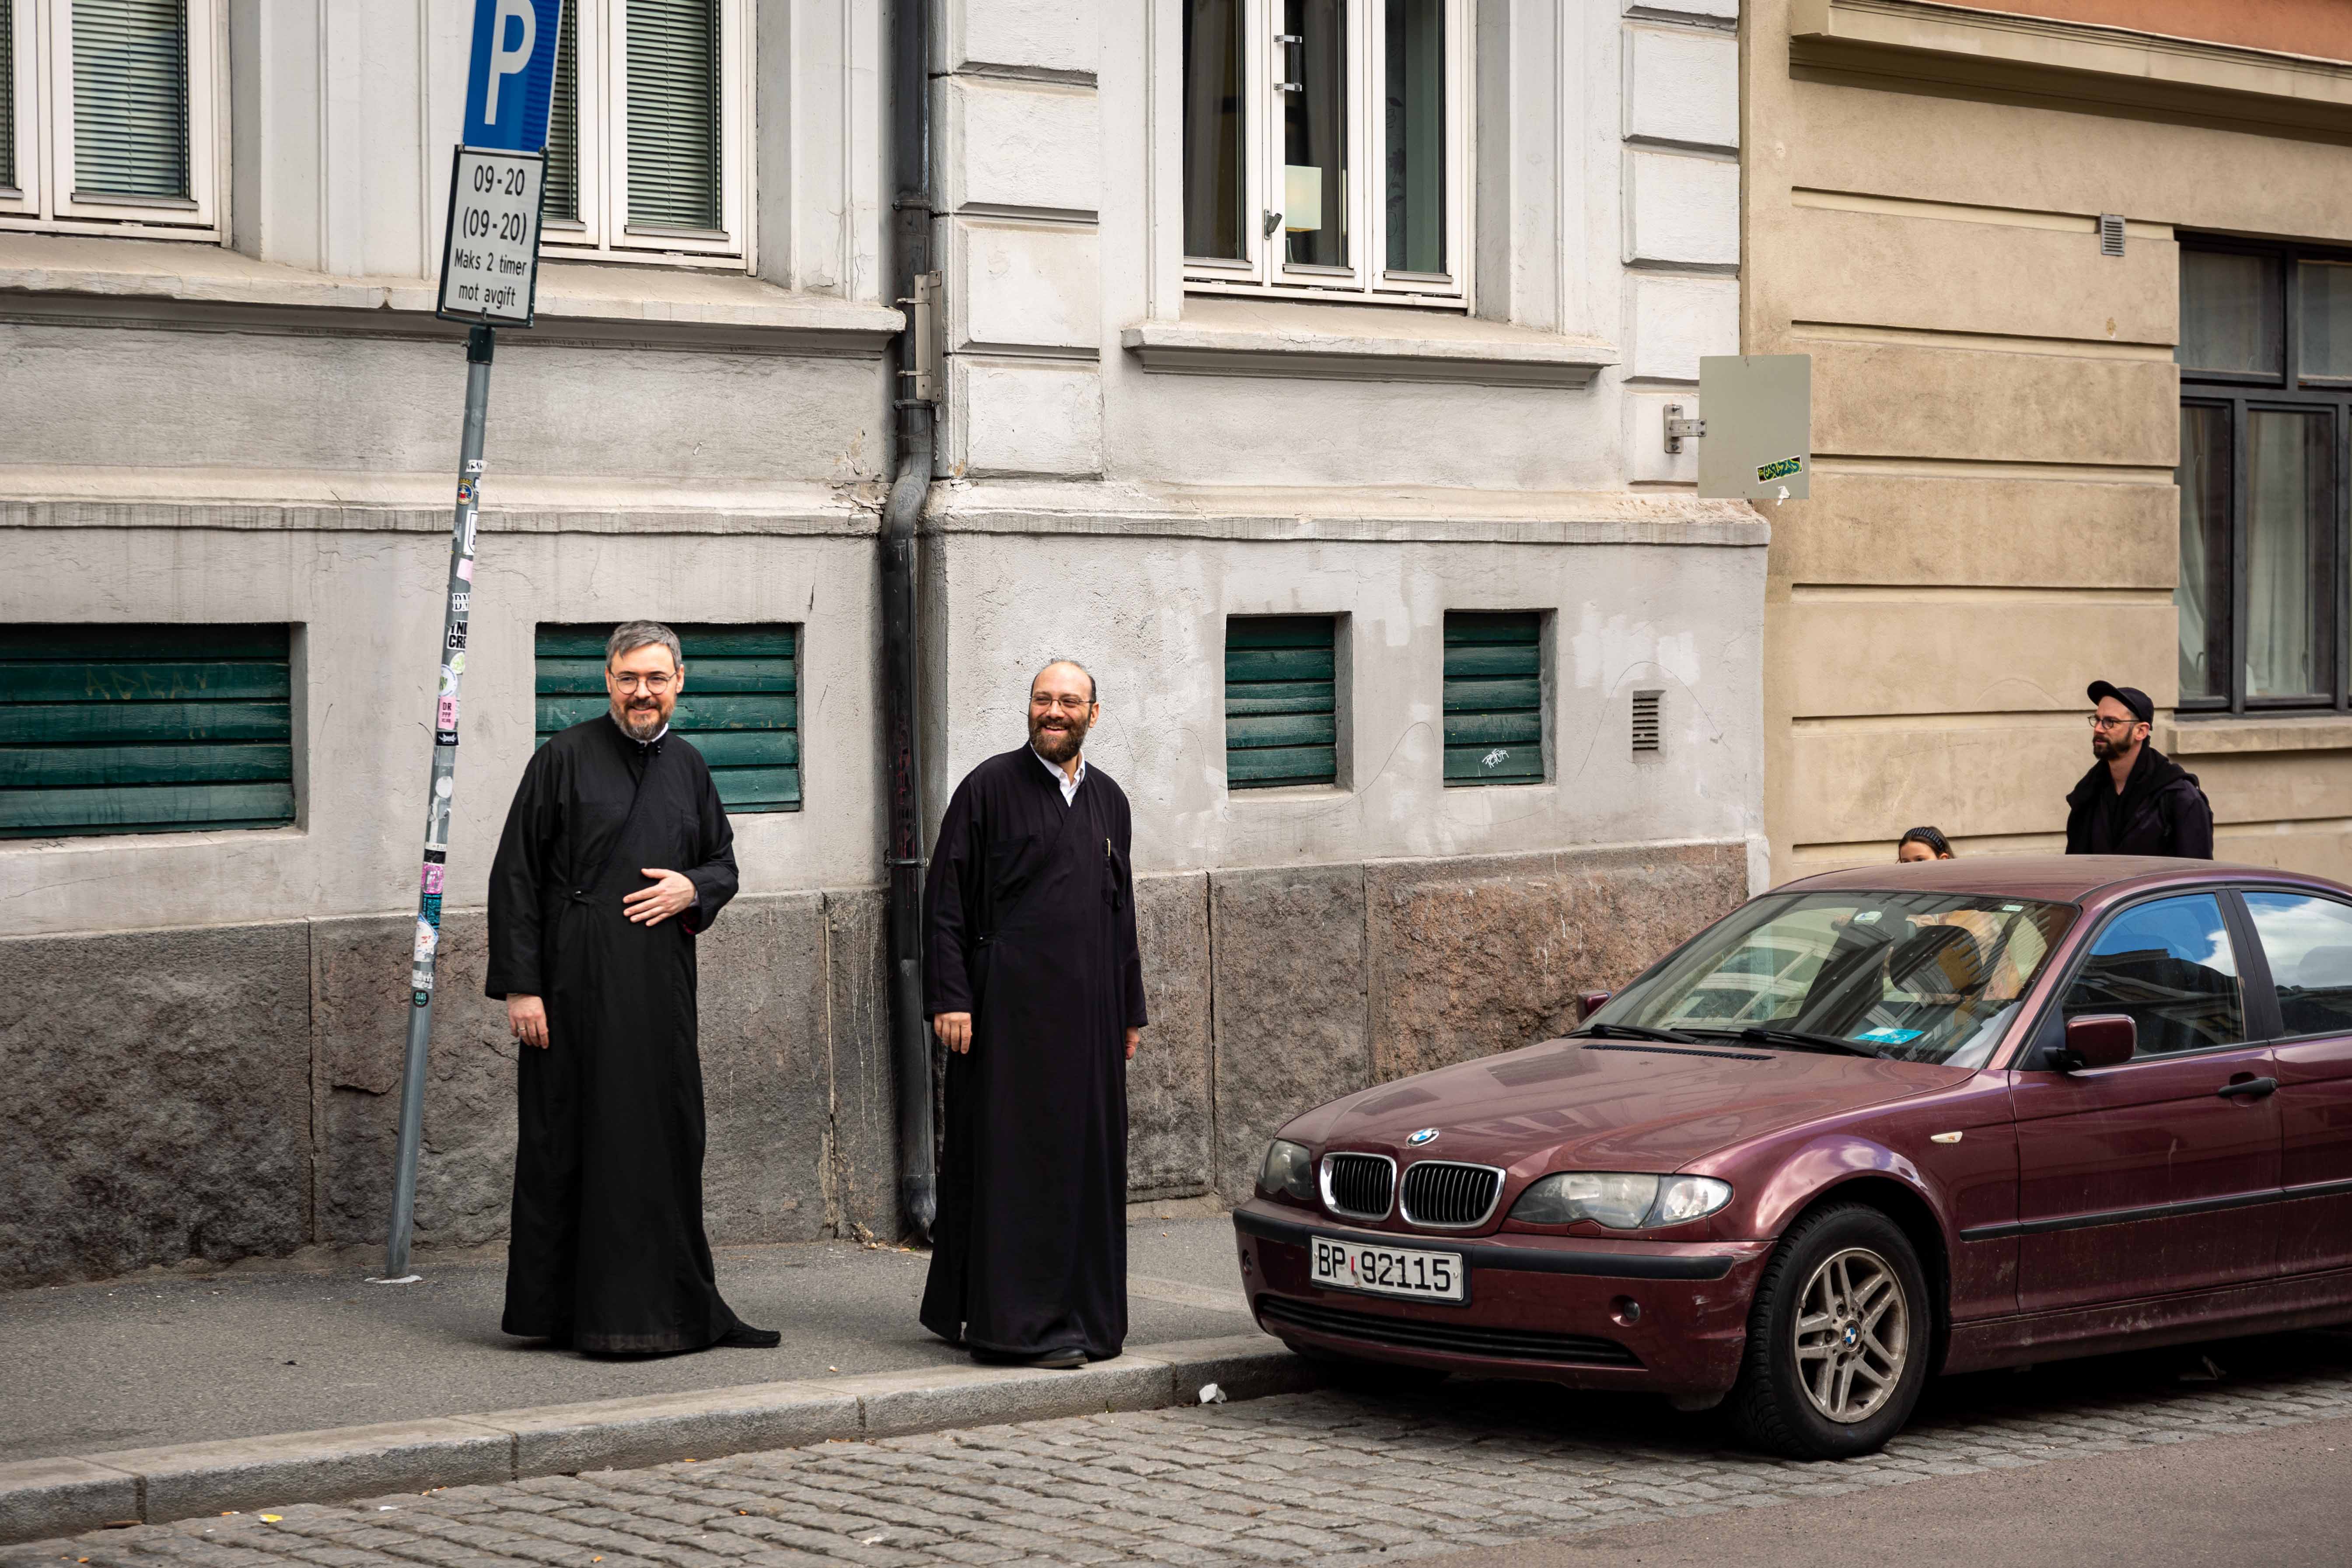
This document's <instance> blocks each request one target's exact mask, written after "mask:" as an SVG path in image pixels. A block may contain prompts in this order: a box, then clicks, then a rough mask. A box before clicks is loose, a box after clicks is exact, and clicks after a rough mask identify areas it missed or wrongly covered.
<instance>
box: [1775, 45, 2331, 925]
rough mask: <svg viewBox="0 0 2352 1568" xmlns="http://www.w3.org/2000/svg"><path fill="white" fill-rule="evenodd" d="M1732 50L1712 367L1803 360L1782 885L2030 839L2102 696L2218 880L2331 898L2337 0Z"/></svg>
mask: <svg viewBox="0 0 2352 1568" xmlns="http://www.w3.org/2000/svg"><path fill="white" fill-rule="evenodd" d="M1744 49H1745V55H1744V59H1745V66H1744V69H1745V78H1744V79H1745V84H1746V93H1745V98H1744V114H1745V123H1746V125H1747V127H1748V143H1749V149H1748V150H1749V159H1748V195H1747V217H1746V237H1747V242H1748V270H1747V274H1746V277H1745V282H1744V287H1745V296H1744V304H1743V344H1744V347H1745V348H1746V350H1747V351H1748V352H1750V353H1810V354H1811V355H1812V356H1813V396H1814V435H1813V445H1814V451H1815V454H1816V459H1817V466H1816V470H1815V478H1814V480H1813V489H1812V499H1811V500H1807V501H1791V502H1789V503H1788V504H1786V505H1784V506H1781V507H1780V508H1777V509H1774V508H1769V507H1768V508H1766V510H1767V511H1768V513H1769V515H1770V519H1771V522H1772V527H1773V542H1772V545H1771V551H1770V554H1771V575H1770V586H1769V594H1768V598H1769V605H1768V610H1767V626H1768V635H1767V638H1766V648H1767V654H1766V677H1765V711H1766V750H1765V773H1766V781H1767V784H1766V799H1767V807H1766V817H1767V821H1768V824H1769V832H1770V837H1771V841H1772V857H1773V860H1772V869H1773V876H1774V879H1776V880H1779V879H1787V878H1789V877H1791V876H1796V875H1801V874H1803V873H1805V872H1808V871H1811V870H1818V869H1823V868H1828V867H1831V866H1835V865H1843V864H1852V863H1854V862H1857V861H1871V860H1878V859H1883V858H1891V857H1892V855H1893V853H1894V844H1895V837H1897V836H1898V835H1899V834H1901V833H1902V832H1903V831H1904V830H1905V829H1906V827H1908V826H1913V825H1915V824H1919V823H1932V824H1934V825H1936V826H1940V827H1942V828H1943V829H1944V830H1945V832H1946V833H1948V835H1950V836H1951V837H1952V838H1953V840H1954V841H1955V843H1956V845H1957V846H1958V849H1959V851H1960V853H1961V854H1963V855H1969V854H1977V853H1986V852H2003V851H2026V850H2044V851H2046V850H2054V849H2056V848H2058V847H2060V846H2061V845H2062V843H2063V826H2064V822H2065V807H2064V805H2063V795H2064V794H2065V793H2066V791H2067V790H2068V789H2069V788H2070V787H2071V786H2072V784H2073V783H2074V780H2075V779H2076V778H2077V777H2079V776H2080V775H2081V774H2082V773H2083V772H2084V770H2085V769H2086V768H2087V767H2088V766H2089V765H2090V763H2091V760H2092V759H2091V755H2090V748H2089V737H2088V733H2087V731H2086V727H2085V725H2084V712H2085V711H2086V710H2087V708H2088V706H2089V705H2088V703H2087V701H2086V700H2085V699H2084V695H2083V693H2084V687H2085V685H2086V684H2087V683H2088V682H2089V681H2090V680H2092V679H2095V678H2102V677H2104V678H2105V679H2112V680H2115V681H2116V682H2118V683H2120V684H2125V685H2133V686H2137V687H2140V688H2142V689H2145V690H2147V692H2148V693H2149V694H2150V696H2151V697H2152V698H2153V700H2154V701H2155V704H2156V706H2157V708H2158V723H2157V725H2156V727H2155V735H2154V740H2155V742H2156V743H2157V745H2158V746H2159V747H2160V748H2161V749H2163V750H2164V751H2166V752H2168V753H2171V754H2174V755H2176V756H2178V757H2179V758H2180V760H2181V761H2182V763H2184V764H2185V765H2186V766H2187V767H2188V768H2189V769H2190V771H2192V772H2194V773H2198V774H2199V775H2200V778H2201V780H2202V782H2203V785H2204V788H2205V790H2206V792H2207V794H2208V795H2209V796H2210V799H2211V800H2212V803H2213V808H2214V816H2215V819H2216V825H2217V843H2216V852H2217V854H2218V855H2219V856H2220V857H2221V858H2225V859H2233V860H2240V861H2251V862H2253V863H2256V864H2266V865H2282V866H2292V867H2295V868H2299V869H2304V870H2309V871H2316V872H2319V873H2322V874H2324V875H2329V876H2337V877H2341V876H2344V875H2346V874H2347V872H2352V850H2347V843H2352V839H2347V832H2346V829H2347V825H2352V729H2347V720H2346V716H2347V692H2346V686H2345V681H2346V669H2347V662H2346V652H2345V642H2344V637H2345V626H2346V616H2345V609H2344V605H2345V604H2346V589H2347V580H2352V579H2347V555H2346V549H2347V535H2346V525H2347V524H2346V502H2345V489H2344V484H2345V479H2344V476H2345V472H2346V459H2347V447H2346V445H2345V442H2346V424H2345V418H2346V415H2345V408H2346V406H2347V388H2352V379H2347V378H2352V360H2347V357H2346V355H2345V352H2344V347H2343V345H2345V344H2347V343H2352V295H2347V292H2346V291H2345V289H2344V285H2343V283H2342V281H2341V280H2342V279H2352V268H2347V266H2346V265H2345V263H2346V262H2347V260H2352V249H2347V247H2352V203H2347V200H2346V198H2345V192H2346V191H2347V182H2352V146H2347V142H2352V64H2347V61H2352V28H2348V27H2347V19H2346V15H2345V11H2344V7H2342V6H2340V5H2327V4H2324V3H2319V0H2311V3H2304V0H2266V3H2264V4H2261V5H2253V4H2243V5H2241V4H2222V3H2218V0H2215V3H2206V0H2133V3H2130V4H2125V3H2122V0H2006V3H2004V4H2003V5H2000V6H1999V7H1997V8H1995V7H1990V6H1979V5H1945V4H1919V3H1914V0H1765V3H1762V4H1759V5H1752V6H1751V7H1750V16H1749V19H1748V36H1747V37H1746V40H1745V45H1744ZM2103 220H2104V222H2105V230H2104V232H2103Z"/></svg>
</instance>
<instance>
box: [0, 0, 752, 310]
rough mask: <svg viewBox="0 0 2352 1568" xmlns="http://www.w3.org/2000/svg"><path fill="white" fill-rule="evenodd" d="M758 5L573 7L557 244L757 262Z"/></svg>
mask: <svg viewBox="0 0 2352 1568" xmlns="http://www.w3.org/2000/svg"><path fill="white" fill-rule="evenodd" d="M19 3H20V4H21V0H19ZM749 23H750V5H749V0H570V3H569V4H567V5H565V6H564V7H563V30H562V37H561V38H560V39H559V41H558V44H557V47H556V60H555V90H554V95H553V101H552V103H551V109H550V112H549V115H548V127H547V198H546V203H545V205H544V207H543V209H542V210H543V212H544V215H545V216H544V218H543V220H542V223H541V230H540V233H541V244H542V245H543V246H544V247H547V249H548V250H549V251H550V252H551V253H553V254H571V255H575V256H585V255H592V254H593V255H600V256H605V257H609V258H613V259H615V260H629V261H665V260H667V261H673V262H687V263H699V264H705V265H710V264H716V265H733V266H743V265H748V264H749V261H750V253H749V250H748V248H747V237H746V236H747V230H748V222H747V217H746V209H747V206H748V201H747V193H748V192H749V190H750V188H751V181H750V178H749V174H750V163H751V136H750V132H749V125H750V118H749V114H748V111H747V109H746V93H745V89H744V77H745V72H746V69H747V68H748V63H749V56H750V50H749V47H748V44H749V37H748V26H749Z"/></svg>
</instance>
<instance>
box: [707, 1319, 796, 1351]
mask: <svg viewBox="0 0 2352 1568" xmlns="http://www.w3.org/2000/svg"><path fill="white" fill-rule="evenodd" d="M783 1342H784V1336H783V1334H782V1332H781V1331H777V1330H775V1329H755V1328H753V1327H752V1326H751V1324H749V1323H738V1324H736V1325H735V1326H734V1327H733V1328H731V1329H730V1330H728V1331H726V1332H725V1333H723V1334H721V1335H719V1346H718V1348H719V1349H723V1350H730V1351H772V1350H774V1349H775V1348H776V1347H777V1346H778V1345H780V1344H782V1343H783Z"/></svg>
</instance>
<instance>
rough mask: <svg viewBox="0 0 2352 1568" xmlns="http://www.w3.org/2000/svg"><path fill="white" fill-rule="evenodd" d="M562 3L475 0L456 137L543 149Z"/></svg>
mask: <svg viewBox="0 0 2352 1568" xmlns="http://www.w3.org/2000/svg"><path fill="white" fill-rule="evenodd" d="M563 4H564V0H474V57H473V63H472V64H471V65H470V66H468V67H467V70H466V129H465V133H464V134H463V135H462V136H460V137H459V138H458V140H459V141H460V142H463V143H464V144H465V145H467V146H468V147H495V148H501V149H504V150H505V151H508V152H511V153H538V152H541V151H544V150H545V148H546V146H547V110H548V102H549V100H550V99H551V97H552V95H553V90H554V87H555V46H556V39H557V37H558V35H559V34H560V33H561V31H562V22H563Z"/></svg>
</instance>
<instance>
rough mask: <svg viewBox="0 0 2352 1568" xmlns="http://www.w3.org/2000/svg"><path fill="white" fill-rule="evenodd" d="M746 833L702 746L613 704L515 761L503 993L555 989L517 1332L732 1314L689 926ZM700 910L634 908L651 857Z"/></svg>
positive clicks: (499, 877)
mask: <svg viewBox="0 0 2352 1568" xmlns="http://www.w3.org/2000/svg"><path fill="white" fill-rule="evenodd" d="M734 839H735V836H734V833H733V831H732V830H731V829H730V827H729V826H728V825H727V814H726V812H725V811H724V810H722V809H721V808H720V806H719V791H718V790H717V788H716V787H714V786H713V785H712V784H711V782H710V770H709V768H708V767H707V766H705V765H704V763H703V761H702V756H701V753H700V752H697V751H696V750H695V749H694V748H693V747H692V746H690V745H688V744H687V743H686V742H684V741H681V740H680V739H678V738H677V736H676V735H667V736H665V737H663V738H662V739H660V740H657V741H654V742H644V743H641V742H636V741H634V740H632V739H630V738H629V737H628V736H627V735H625V734H624V733H623V732H622V731H621V728H620V726H619V725H618V724H616V723H614V721H613V720H612V718H611V717H610V716H609V715H606V716H602V717H599V718H594V719H591V720H589V721H587V722H586V723H584V724H574V725H573V726H572V728H570V729H569V730H566V731H563V732H562V733H561V734H559V735H557V736H555V737H554V738H553V739H551V740H550V741H549V742H547V744H546V745H544V746H541V748H540V749H539V752H538V754H537V755H535V756H533V757H532V758H531V760H530V766H528V767H526V768H525V769H524V770H523V774H522V784H521V787H520V788H519V789H518V790H517V791H516V792H515V798H514V805H512V807H510V808H509V810H508V812H507V826H506V832H505V834H504V836H503V837H500V839H499V854H498V859H497V860H496V861H495V862H494V863H493V864H492V866H491V868H490V963H489V980H488V984H487V985H486V986H485V987H484V989H485V990H487V991H488V994H490V995H492V996H494V997H503V996H505V995H507V994H509V993H512V994H518V995H526V996H530V995H535V996H538V997H540V998H541V1000H543V1001H544V1002H545V1003H546V1005H547V1032H548V1046H547V1048H546V1049H544V1050H541V1049H538V1048H536V1047H531V1046H524V1047H520V1052H519V1056H520V1070H519V1071H518V1074H517V1079H518V1085H517V1087H518V1101H519V1116H518V1121H519V1126H518V1128H517V1130H516V1131H517V1146H516V1151H515V1184H514V1223H513V1227H512V1236H511V1238H510V1239H509V1242H508V1246H507V1306H506V1317H505V1320H504V1321H503V1323H502V1324H501V1325H500V1326H501V1327H503V1328H504V1329H505V1330H506V1331H507V1332H508V1333H510V1334H523V1335H529V1336H533V1337H537V1336H541V1335H545V1336H550V1337H553V1338H557V1339H569V1340H570V1341H571V1342H572V1344H573V1345H574V1346H575V1347H576V1348H578V1349H581V1350H584V1351H602V1352H619V1353H625V1354H648V1353H653V1352H664V1351H693V1350H701V1349H702V1348H704V1347H705V1346H707V1345H710V1344H714V1343H716V1342H718V1340H719V1337H720V1336H721V1335H723V1334H725V1333H726V1332H727V1331H728V1330H730V1328H733V1327H734V1326H735V1322H736V1318H735V1314H734V1313H733V1312H731V1311H730V1310H728V1307H727V1303H726V1302H725V1301H723V1300H720V1299H719V1286H718V1282H717V1279H716V1278H715V1276H714V1274H713V1272H712V1269H711V1266H710V1243H709V1239H708V1237H705V1235H704V1234H703V1228H702V1141H703V1123H702V1061H701V1058H700V1057H699V1055H698V1053H697V1051H696V1048H695V968H694V935H695V933H696V932H697V931H706V930H708V929H709V926H710V922H711V921H713V920H715V919H717V918H718V915H719V910H720V909H721V908H722V907H724V906H725V904H726V902H727V900H730V899H731V898H733V897H734V896H735V849H734ZM648 866H655V867H660V868H665V869H667V870H673V871H677V872H679V873H680V874H682V875H684V876H685V877H687V878H688V879H690V880H691V881H692V882H693V883H694V885H695V889H696V890H697V892H698V894H699V895H700V896H699V897H698V900H696V902H695V904H694V905H693V907H692V908H690V909H688V910H686V911H685V912H684V913H682V914H678V915H673V916H672V917H670V918H669V919H668V920H666V921H662V922H661V923H660V924H659V925H656V926H646V925H642V924H637V923H635V922H633V921H630V920H629V918H628V917H627V916H626V915H625V913H623V911H622V904H621V900H622V899H623V897H624V896H625V895H626V894H629V893H633V892H635V891H636V890H637V889H640V888H646V887H651V886H652V885H653V884H652V883H650V882H648V881H647V880H646V878H645V876H644V875H643V874H642V871H643V868H645V867H648Z"/></svg>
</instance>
